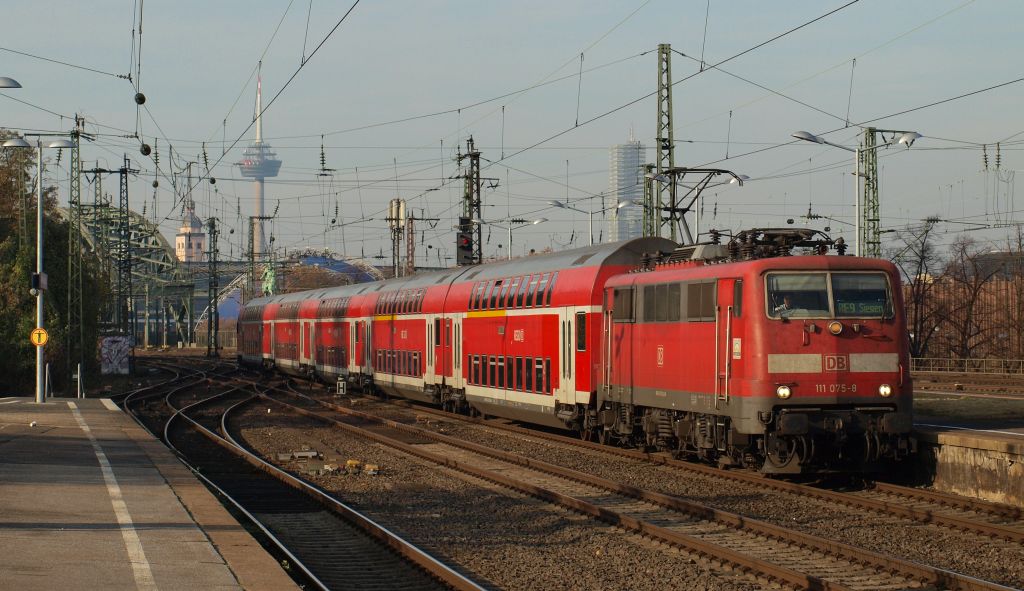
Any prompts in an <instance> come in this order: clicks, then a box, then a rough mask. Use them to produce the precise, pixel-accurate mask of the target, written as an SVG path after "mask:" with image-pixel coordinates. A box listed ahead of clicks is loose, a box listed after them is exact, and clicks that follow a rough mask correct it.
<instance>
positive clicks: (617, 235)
mask: <svg viewBox="0 0 1024 591" xmlns="http://www.w3.org/2000/svg"><path fill="white" fill-rule="evenodd" d="M644 159H645V152H644V145H643V144H641V143H640V142H639V141H637V140H636V139H634V138H633V130H630V132H629V142H628V143H625V144H618V145H615V146H612V147H611V148H610V149H609V151H608V194H609V195H611V197H612V203H611V205H615V204H617V203H620V202H622V201H632V202H633V203H635V204H636V205H632V206H628V207H623V208H622V209H611V210H610V211H611V216H610V218H609V220H608V241H609V242H617V241H619V240H629V239H631V238H638V237H640V236H641V235H642V234H643V207H642V206H641V204H642V203H643V199H644Z"/></svg>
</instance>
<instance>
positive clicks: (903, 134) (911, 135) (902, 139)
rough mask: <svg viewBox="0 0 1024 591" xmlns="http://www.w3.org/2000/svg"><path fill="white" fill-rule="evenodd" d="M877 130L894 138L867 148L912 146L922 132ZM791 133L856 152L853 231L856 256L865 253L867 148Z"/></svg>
mask: <svg viewBox="0 0 1024 591" xmlns="http://www.w3.org/2000/svg"><path fill="white" fill-rule="evenodd" d="M875 131H884V132H891V133H893V135H894V137H893V139H892V140H890V141H888V142H885V143H883V144H878V145H877V146H873V147H871V148H867V150H877V149H878V148H884V147H887V146H891V145H893V144H903V145H906V146H907V147H908V148H909V147H910V146H912V145H914V140H916V139H918V138H920V137H921V134H920V133H917V132H916V131H894V130H881V129H880V130H875ZM895 134H900V135H899V137H896V136H895ZM791 135H792V136H793V137H795V138H796V139H798V140H803V141H805V142H811V143H815V144H824V145H826V146H832V147H833V148H839V149H840V150H846V151H847V152H853V154H854V156H853V159H854V164H853V166H854V173H853V195H854V229H853V231H854V234H855V235H856V242H854V247H853V252H854V254H855V255H856V256H862V255H863V253H864V244H863V242H864V240H863V237H862V236H861V225H862V224H861V217H862V216H861V208H862V201H863V200H862V199H861V186H862V183H861V173H860V161H861V154H862V153H863V152H864V151H865V149H861V148H860V147H859V146H858V147H856V148H851V147H849V146H844V145H842V144H836V143H833V142H830V141H828V140H826V139H825V138H823V137H821V136H819V135H814V134H813V133H811V132H809V131H797V132H794V133H793V134H791Z"/></svg>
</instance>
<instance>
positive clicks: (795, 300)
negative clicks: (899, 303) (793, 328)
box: [765, 272, 892, 318]
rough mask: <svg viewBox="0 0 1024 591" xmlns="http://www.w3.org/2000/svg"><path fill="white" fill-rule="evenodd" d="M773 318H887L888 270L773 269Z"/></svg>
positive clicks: (770, 281) (889, 307) (770, 286)
mask: <svg viewBox="0 0 1024 591" xmlns="http://www.w3.org/2000/svg"><path fill="white" fill-rule="evenodd" d="M765 284H766V287H767V292H768V293H767V295H768V299H767V302H766V303H767V312H768V316H769V317H771V318H884V317H888V316H891V315H892V299H891V297H890V294H889V281H888V279H887V278H886V276H885V274H884V273H852V272H851V273H842V272H835V273H770V274H769V275H768V277H767V278H766V280H765Z"/></svg>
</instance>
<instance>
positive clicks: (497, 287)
mask: <svg viewBox="0 0 1024 591" xmlns="http://www.w3.org/2000/svg"><path fill="white" fill-rule="evenodd" d="M502 283H504V281H502V280H501V279H498V280H497V281H495V282H494V288H493V289H491V302H490V308H491V310H494V309H496V308H498V301H499V300H498V298H499V294H500V293H501V285H502Z"/></svg>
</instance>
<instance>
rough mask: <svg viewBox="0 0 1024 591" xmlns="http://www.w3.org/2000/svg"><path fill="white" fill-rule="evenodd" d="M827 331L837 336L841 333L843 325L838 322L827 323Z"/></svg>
mask: <svg viewBox="0 0 1024 591" xmlns="http://www.w3.org/2000/svg"><path fill="white" fill-rule="evenodd" d="M828 331H829V332H830V333H832V334H834V335H838V334H839V333H841V332H843V323H842V322H839V321H838V320H833V321H832V322H829V323H828Z"/></svg>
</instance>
